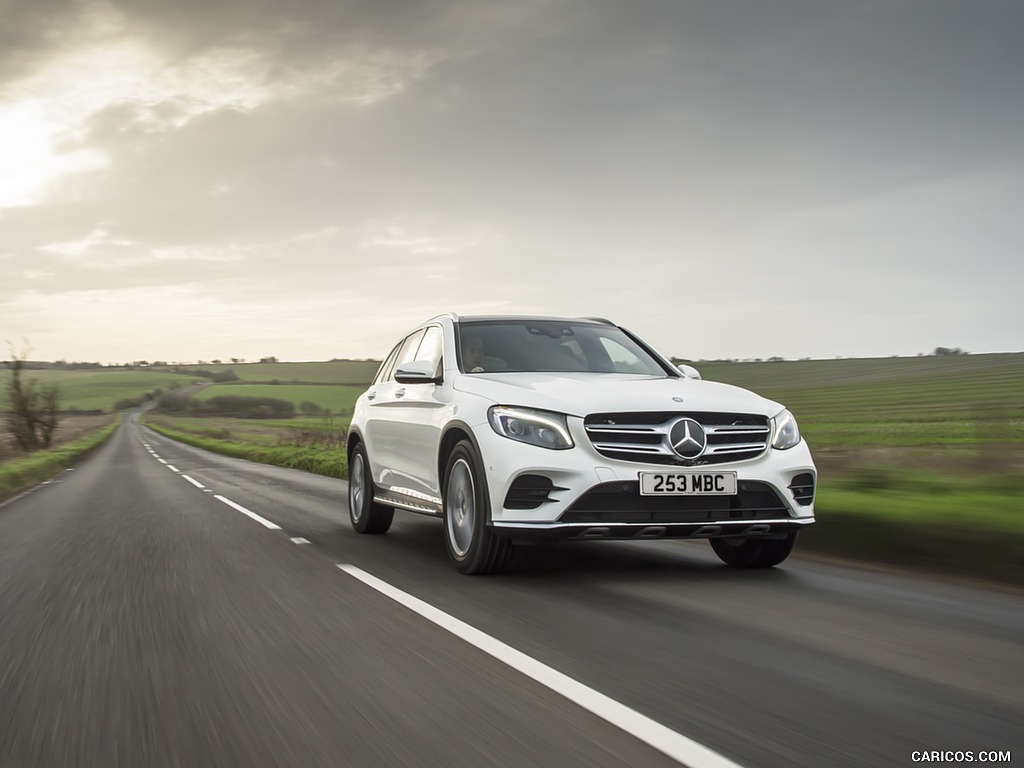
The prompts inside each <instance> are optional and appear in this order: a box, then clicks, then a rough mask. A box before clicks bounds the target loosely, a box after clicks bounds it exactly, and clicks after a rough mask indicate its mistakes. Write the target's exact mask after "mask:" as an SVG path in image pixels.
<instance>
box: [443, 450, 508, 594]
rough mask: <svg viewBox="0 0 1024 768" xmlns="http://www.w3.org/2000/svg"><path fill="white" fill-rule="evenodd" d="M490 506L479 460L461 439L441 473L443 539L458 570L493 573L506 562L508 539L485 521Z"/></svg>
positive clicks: (488, 517)
mask: <svg viewBox="0 0 1024 768" xmlns="http://www.w3.org/2000/svg"><path fill="white" fill-rule="evenodd" d="M490 509H491V506H490V501H489V500H488V496H487V481H486V479H485V478H484V473H483V470H482V468H481V465H480V460H479V458H478V457H477V455H476V451H475V450H474V449H473V446H472V444H471V443H470V442H469V441H467V440H463V441H462V442H460V443H458V444H457V445H456V446H455V448H454V449H453V450H452V452H451V455H450V456H449V457H448V463H447V465H446V467H445V473H444V541H445V546H446V548H447V549H448V556H449V557H450V558H451V561H452V564H453V565H454V566H455V568H456V569H457V570H459V571H461V572H462V573H468V574H484V573H496V572H498V571H501V570H502V569H504V568H505V566H506V565H508V561H509V558H510V556H511V554H512V542H511V541H509V540H508V539H507V538H505V537H504V536H501V535H500V534H498V533H497V532H495V530H494V528H493V527H492V526H491V525H489V524H488V523H489V522H490Z"/></svg>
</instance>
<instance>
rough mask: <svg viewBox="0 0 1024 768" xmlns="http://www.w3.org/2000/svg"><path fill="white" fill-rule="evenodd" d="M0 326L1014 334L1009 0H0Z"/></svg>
mask: <svg viewBox="0 0 1024 768" xmlns="http://www.w3.org/2000/svg"><path fill="white" fill-rule="evenodd" d="M0 19H2V21H0V338H3V339H7V340H10V341H12V342H15V343H19V344H20V341H21V339H22V338H26V339H28V341H29V342H30V343H31V345H32V348H33V352H32V357H33V358H34V359H59V358H63V359H67V360H101V361H104V362H123V361H131V360H139V359H147V360H155V359H160V360H182V361H184V360H189V361H191V360H198V359H205V360H211V359H214V358H224V359H226V358H229V357H242V358H248V359H254V358H258V357H262V356H266V355H275V356H277V357H278V358H280V359H282V360H323V359H329V358H332V357H380V356H382V355H385V354H386V353H387V352H388V350H389V349H390V347H391V346H392V344H393V343H394V342H395V341H396V340H397V338H398V337H399V336H400V335H401V334H402V333H404V332H405V331H406V330H407V329H409V328H410V327H411V326H413V325H415V324H416V323H419V322H421V321H423V320H425V319H427V318H428V317H430V316H432V315H435V314H438V313H440V312H448V311H455V312H458V313H461V314H473V313H498V314H504V313H543V314H555V315H601V316H606V317H610V318H612V319H614V320H615V321H616V322H618V323H620V324H622V325H625V326H627V327H629V328H631V329H632V330H634V331H636V332H637V333H639V334H640V335H641V336H644V337H645V338H647V339H648V340H649V341H651V342H652V343H653V344H654V345H655V346H657V347H658V348H660V349H661V350H662V351H663V352H665V353H667V354H672V355H679V356H682V357H688V358H692V359H701V358H726V357H728V358H754V357H768V356H772V355H781V356H783V357H787V358H797V357H826V358H827V357H834V356H836V355H842V356H887V355H897V354H898V355H914V354H917V353H919V352H928V351H931V350H932V349H933V348H934V347H936V346H940V345H941V346H949V347H956V346H958V347H962V348H964V349H966V350H968V351H970V352H979V353H980V352H997V351H1021V350H1024V299H1022V297H1021V293H1022V289H1024V249H1022V236H1021V233H1022V228H1024V45H1021V44H1020V40H1021V37H1022V34H1024V3H1021V2H1020V0H1004V1H998V0H970V1H969V2H966V1H965V0H650V1H647V0H631V1H629V2H627V1H626V0H514V1H512V0H347V1H346V0H288V2H283V1H279V2H275V1H274V0H175V1H174V2H169V1H168V0H113V1H103V2H91V1H85V2H75V1H74V0H0Z"/></svg>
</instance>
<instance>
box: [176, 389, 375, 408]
mask: <svg viewBox="0 0 1024 768" xmlns="http://www.w3.org/2000/svg"><path fill="white" fill-rule="evenodd" d="M365 389H366V385H365V384H362V385H359V386H346V385H338V386H330V385H326V384H242V383H231V384H210V385H209V386H207V387H203V389H201V390H200V391H199V392H197V393H196V394H195V395H194V397H195V398H196V399H197V400H209V399H210V398H211V397H217V396H218V395H237V396H239V397H276V398H278V399H280V400H288V401H290V402H292V403H295V406H296V408H298V406H299V404H300V403H302V402H303V401H308V402H311V403H316V404H317V405H319V406H320V407H321V408H322V409H324V410H330V412H331V413H333V414H349V415H351V413H352V406H353V405H354V404H355V402H356V398H357V397H359V395H360V394H362V392H363V391H364V390H365Z"/></svg>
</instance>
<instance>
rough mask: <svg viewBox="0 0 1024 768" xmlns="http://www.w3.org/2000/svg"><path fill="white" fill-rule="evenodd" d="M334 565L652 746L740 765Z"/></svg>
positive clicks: (720, 767) (719, 766)
mask: <svg viewBox="0 0 1024 768" xmlns="http://www.w3.org/2000/svg"><path fill="white" fill-rule="evenodd" d="M336 565H337V567H338V568H340V569H341V570H343V571H344V572H345V573H347V574H349V575H350V576H353V577H354V578H356V579H359V580H360V581H361V582H363V583H364V584H366V585H367V586H369V587H372V588H373V589H376V590H377V591H378V592H380V593H381V594H383V595H385V596H387V597H390V598H391V599H392V600H394V601H395V602H397V603H400V604H401V605H404V606H405V607H406V608H408V609H409V610H411V611H413V612H415V613H418V614H419V615H420V616H422V617H423V618H425V619H427V620H428V621H431V622H433V623H434V624H436V625H437V626H439V627H441V628H442V629H445V630H447V631H448V632H451V633H452V634H453V635H455V636H456V637H459V638H461V639H462V640H465V641H466V642H467V643H469V644H470V645H473V646H475V647H477V648H479V649H480V650H481V651H483V652H484V653H487V654H489V655H491V656H493V657H494V658H495V659H497V660H498V661H501V662H503V663H505V664H508V665H509V666H510V667H512V668H513V669H515V670H517V671H519V672H521V673H522V674H524V675H526V676H527V677H530V678H532V679H534V680H536V681H537V682H538V683H540V684H541V685H543V686H545V687H547V688H549V689H551V690H552V691H554V692H555V693H557V694H559V695H561V696H564V697H565V698H567V699H569V701H572V702H573V703H575V704H578V705H579V706H581V707H583V708H584V709H586V710H588V711H589V712H592V713H593V714H595V715H597V716H598V717H600V718H602V719H604V720H607V721H608V722H609V723H611V724H612V725H614V726H616V727H618V728H621V729H622V730H623V731H625V732H626V733H628V734H630V735H631V736H634V737H636V738H638V739H640V741H642V742H644V743H646V744H648V745H650V746H652V747H654V748H655V749H657V750H658V751H659V752H662V753H664V754H666V755H668V756H669V757H671V758H672V759H673V760H676V761H677V762H680V763H682V764H683V765H686V766H689V768H741V767H740V765H739V763H734V762H733V761H732V760H729V759H728V758H726V757H723V756H722V755H720V754H718V753H717V752H715V751H713V750H711V749H709V748H707V747H705V746H704V745H703V744H700V743H699V742H696V741H694V740H693V739H689V738H687V737H686V736H683V735H682V734H681V733H678V732H676V731H673V730H672V729H671V728H668V727H667V726H664V725H662V724H661V723H659V722H657V721H655V720H652V719H651V718H649V717H647V716H646V715H642V714H640V713H639V712H637V711H636V710H635V709H632V708H630V707H627V706H626V705H625V704H621V703H619V702H618V701H616V700H615V699H613V698H611V697H609V696H605V695H604V694H603V693H600V692H598V691H595V690H594V689H593V688H590V687H588V686H586V685H584V684H583V683H580V682H578V681H577V680H574V679H573V678H571V677H569V676H568V675H565V674H562V673H561V672H559V671H558V670H556V669H553V668H552V667H549V666H548V665H547V664H544V663H542V662H540V661H537V660H536V659H534V658H533V657H531V656H527V655H526V654H525V653H523V652H521V651H517V650H516V649H515V648H513V647H512V646H510V645H506V644H505V643H503V642H501V641H500V640H496V639H495V638H493V637H491V636H490V635H488V634H486V633H484V632H481V631H480V630H479V629H476V628H475V627H473V626H470V625H469V624H467V623H466V622H464V621H462V620H460V619H456V618H455V617H454V616H451V615H449V614H447V613H445V612H444V611H442V610H440V609H438V608H435V607H434V606H432V605H430V604H429V603H426V602H424V601H422V600H420V599H419V598H417V597H413V596H412V595H410V594H407V593H405V592H403V591H402V590H400V589H398V588H396V587H393V586H391V585H390V584H388V583H387V582H386V581H381V580H380V579H378V578H377V577H376V576H371V575H370V574H369V573H367V572H366V571H364V570H362V569H361V568H358V567H356V566H354V565H344V564H341V563H337V564H336Z"/></svg>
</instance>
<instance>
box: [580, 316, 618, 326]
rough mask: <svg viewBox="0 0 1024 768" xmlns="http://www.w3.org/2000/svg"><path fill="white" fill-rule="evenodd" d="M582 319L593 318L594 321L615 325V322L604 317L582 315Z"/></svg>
mask: <svg viewBox="0 0 1024 768" xmlns="http://www.w3.org/2000/svg"><path fill="white" fill-rule="evenodd" d="M583 319H584V320H593V321H594V322H595V323H604V324H605V325H615V323H613V322H612V321H611V320H609V319H608V318H605V317H584V318H583Z"/></svg>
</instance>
